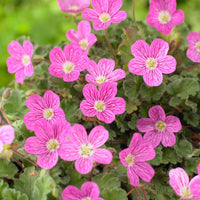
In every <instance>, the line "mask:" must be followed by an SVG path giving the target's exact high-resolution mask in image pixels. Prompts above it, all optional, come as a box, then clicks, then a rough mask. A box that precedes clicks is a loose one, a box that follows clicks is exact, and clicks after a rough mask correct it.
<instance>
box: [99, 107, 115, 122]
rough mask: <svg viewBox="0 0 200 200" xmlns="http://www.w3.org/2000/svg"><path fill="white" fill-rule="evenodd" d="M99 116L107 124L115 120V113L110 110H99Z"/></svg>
mask: <svg viewBox="0 0 200 200" xmlns="http://www.w3.org/2000/svg"><path fill="white" fill-rule="evenodd" d="M97 118H98V119H99V120H101V121H103V122H105V123H107V124H110V123H112V122H113V121H114V120H115V114H114V113H113V112H112V111H110V110H104V111H102V112H97Z"/></svg>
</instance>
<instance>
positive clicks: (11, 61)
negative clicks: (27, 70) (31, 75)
mask: <svg viewBox="0 0 200 200" xmlns="http://www.w3.org/2000/svg"><path fill="white" fill-rule="evenodd" d="M6 64H7V66H8V72H9V73H15V72H17V71H18V70H21V69H23V68H24V65H23V64H22V61H21V60H19V59H18V58H15V57H9V58H8V59H7V61H6Z"/></svg>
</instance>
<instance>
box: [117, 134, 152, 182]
mask: <svg viewBox="0 0 200 200" xmlns="http://www.w3.org/2000/svg"><path fill="white" fill-rule="evenodd" d="M155 156H156V153H155V151H154V149H153V147H152V145H151V143H149V142H145V141H144V140H143V138H142V135H141V134H139V133H134V135H133V137H132V139H131V142H130V145H129V147H128V148H126V149H124V150H122V151H121V152H120V153H119V158H120V160H121V162H122V164H123V165H124V166H125V167H127V173H128V177H129V180H130V183H131V185H133V186H137V185H138V184H139V177H140V178H141V179H142V180H143V181H146V182H150V181H151V179H152V178H153V176H154V174H155V172H154V169H153V168H152V167H151V165H150V164H148V163H147V162H145V161H148V160H152V159H153V158H154V157H155Z"/></svg>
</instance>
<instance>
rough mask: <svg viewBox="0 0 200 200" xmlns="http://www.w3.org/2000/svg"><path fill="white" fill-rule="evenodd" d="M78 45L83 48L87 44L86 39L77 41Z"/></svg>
mask: <svg viewBox="0 0 200 200" xmlns="http://www.w3.org/2000/svg"><path fill="white" fill-rule="evenodd" d="M79 45H80V46H81V49H83V50H85V49H86V48H87V46H88V41H87V40H86V39H82V40H81V41H80V42H79Z"/></svg>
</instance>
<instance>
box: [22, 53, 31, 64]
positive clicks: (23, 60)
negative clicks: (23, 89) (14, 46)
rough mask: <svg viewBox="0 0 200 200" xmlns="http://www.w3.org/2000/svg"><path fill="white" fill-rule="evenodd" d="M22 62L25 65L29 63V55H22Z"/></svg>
mask: <svg viewBox="0 0 200 200" xmlns="http://www.w3.org/2000/svg"><path fill="white" fill-rule="evenodd" d="M22 63H23V64H24V65H25V66H27V65H29V64H30V63H31V61H30V57H29V56H28V55H25V56H23V58H22Z"/></svg>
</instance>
